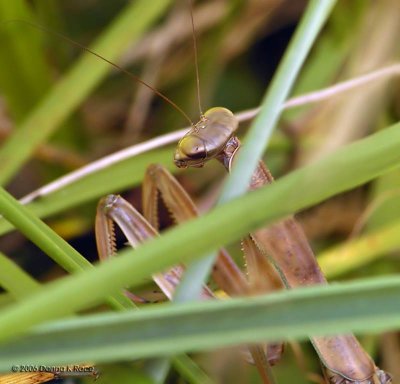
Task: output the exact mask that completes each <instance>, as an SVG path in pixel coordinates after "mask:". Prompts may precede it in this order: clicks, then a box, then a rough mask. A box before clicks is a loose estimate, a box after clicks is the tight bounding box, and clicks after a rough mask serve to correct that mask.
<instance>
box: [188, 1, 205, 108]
mask: <svg viewBox="0 0 400 384" xmlns="http://www.w3.org/2000/svg"><path fill="white" fill-rule="evenodd" d="M189 11H190V20H191V22H192V38H193V50H194V62H195V69H196V85H197V102H198V104H199V112H200V116H203V109H202V108H201V97H200V76H199V62H198V58H197V42H196V30H195V28H194V18H193V0H189Z"/></svg>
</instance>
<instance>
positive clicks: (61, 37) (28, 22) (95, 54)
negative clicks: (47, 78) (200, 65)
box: [3, 13, 200, 126]
mask: <svg viewBox="0 0 400 384" xmlns="http://www.w3.org/2000/svg"><path fill="white" fill-rule="evenodd" d="M191 14H192V13H191ZM15 22H17V23H24V24H27V25H29V26H31V27H33V28H36V29H38V30H40V31H43V32H46V33H49V34H51V35H53V36H57V37H58V38H60V39H63V40H64V41H66V42H68V43H69V44H72V45H75V46H76V47H79V48H81V49H82V50H83V51H86V52H89V53H91V54H92V55H94V56H96V57H98V58H99V59H101V60H103V61H105V62H106V63H108V64H110V65H111V66H113V67H114V68H116V69H118V70H119V71H120V72H122V73H124V74H125V75H126V76H128V77H130V78H131V79H133V80H135V81H136V82H137V83H140V84H142V85H144V86H145V87H147V88H149V89H150V90H152V91H153V92H154V93H155V94H156V95H158V96H160V97H161V98H162V99H163V100H164V101H165V102H167V103H168V104H170V105H171V106H172V107H173V108H174V109H176V110H177V111H178V112H179V113H180V114H181V115H182V116H183V117H184V118H185V119H186V120H187V121H188V122H189V124H190V125H191V126H193V125H194V123H193V121H192V120H191V119H190V117H189V116H188V115H187V114H186V113H185V112H184V111H183V109H182V108H180V107H179V106H178V105H177V104H176V103H174V102H173V101H172V100H171V99H170V98H168V97H167V96H165V95H164V94H163V93H161V92H160V91H159V90H157V89H156V88H154V87H152V86H151V85H150V84H147V83H146V82H145V81H143V80H142V79H140V78H139V77H138V76H136V75H134V74H133V73H131V72H129V71H128V70H126V69H124V68H122V67H120V66H119V65H118V64H116V63H114V62H112V61H111V60H108V59H107V58H105V57H104V56H102V55H100V54H99V53H97V52H95V51H93V50H91V49H90V48H88V47H86V46H85V45H83V44H81V43H79V42H77V41H75V40H72V39H70V38H69V37H68V36H65V35H64V34H62V33H60V32H57V31H53V30H52V29H49V28H46V27H43V26H42V25H39V24H35V23H32V22H30V21H27V20H19V19H14V20H6V21H4V22H3V23H4V24H5V23H15ZM192 25H193V29H194V24H193V15H192ZM194 40H195V39H194ZM196 68H197V54H196ZM196 72H198V71H197V70H196ZM197 82H198V83H199V79H198V75H197ZM199 103H200V99H199Z"/></svg>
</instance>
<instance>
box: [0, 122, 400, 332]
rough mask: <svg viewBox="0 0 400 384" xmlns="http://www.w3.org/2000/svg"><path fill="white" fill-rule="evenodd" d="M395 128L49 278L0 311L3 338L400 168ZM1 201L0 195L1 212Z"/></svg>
mask: <svg viewBox="0 0 400 384" xmlns="http://www.w3.org/2000/svg"><path fill="white" fill-rule="evenodd" d="M399 127H400V124H395V125H393V126H392V127H390V128H386V129H385V130H382V131H380V132H379V133H376V134H373V135H371V136H369V137H367V138H365V139H363V140H359V141H358V142H356V143H353V144H351V145H348V146H347V147H345V148H342V149H340V150H338V151H336V152H335V153H334V154H331V155H328V156H327V157H325V158H324V159H321V160H320V161H319V162H318V163H314V164H311V165H308V166H307V167H304V168H302V169H299V170H296V171H294V172H292V173H291V174H289V175H287V176H284V177H282V178H281V179H280V180H278V181H276V182H275V183H274V184H272V185H268V186H267V187H264V188H260V189H258V190H256V191H253V192H252V193H251V194H247V195H244V196H241V197H240V198H238V199H235V201H232V202H228V203H226V204H224V205H222V206H220V207H217V208H215V209H214V210H212V211H211V212H209V213H207V214H205V215H204V216H202V217H200V218H197V219H195V220H191V221H189V222H187V223H185V224H183V225H181V226H179V227H175V228H173V229H171V230H168V231H167V232H165V234H163V236H160V237H158V238H156V239H154V240H152V241H149V242H147V243H145V244H143V245H142V246H141V247H140V248H139V249H137V250H135V251H132V250H126V251H124V252H121V254H120V255H119V257H117V258H114V259H112V260H109V261H106V262H105V263H103V264H101V265H98V266H96V268H93V269H90V270H87V271H85V272H81V273H78V274H75V275H73V276H68V277H66V278H64V279H62V280H59V281H55V282H53V283H50V284H49V285H48V289H47V290H46V291H44V290H41V291H40V292H38V294H35V295H32V296H31V297H29V298H27V299H26V300H24V301H23V302H21V303H18V304H15V305H12V306H10V307H9V308H7V309H4V310H3V311H1V316H0V340H5V339H10V338H12V337H13V336H14V337H15V336H16V335H18V334H20V333H22V332H24V331H26V330H27V329H29V328H30V327H32V326H33V325H34V324H38V323H40V322H42V321H44V320H48V319H50V318H54V317H59V316H62V315H63V314H68V313H70V312H72V311H76V310H79V309H83V308H88V307H90V306H93V305H94V304H95V303H99V302H101V301H102V299H103V298H104V297H105V296H107V295H109V294H110V293H113V292H116V291H117V290H119V289H121V288H123V287H126V286H130V287H134V286H135V285H138V284H141V283H142V281H143V280H142V279H143V278H148V277H149V276H151V275H152V274H153V273H154V272H158V271H161V270H163V269H164V268H166V267H169V266H172V265H174V264H178V263H181V262H187V261H190V260H193V259H194V258H196V257H200V256H201V255H204V254H205V253H207V252H210V251H211V250H213V249H216V248H218V247H221V246H223V245H225V244H227V243H229V242H232V241H234V240H237V239H239V238H240V237H242V236H243V235H245V234H246V233H248V232H251V231H252V230H254V229H256V228H259V227H261V226H264V225H268V224H269V223H271V222H273V221H276V220H279V219H280V218H283V217H285V216H287V215H289V214H293V213H294V212H297V211H299V210H301V209H304V208H307V207H309V206H311V205H313V204H317V203H319V202H321V201H323V200H324V199H326V198H328V197H331V196H333V195H335V194H337V193H340V192H343V191H345V190H349V189H351V188H354V187H355V186H358V185H361V184H363V183H365V182H367V181H370V180H372V179H373V178H375V177H377V176H379V175H381V174H383V173H385V172H388V171H390V170H393V169H395V168H398V167H399V166H400V152H399V150H398V143H399V141H400V130H399ZM309 185H315V186H318V187H316V188H309ZM298 191H307V193H298ZM2 194H3V193H1V194H0V196H1V195H2ZM3 204H4V200H3V199H0V211H1V210H2V209H3V207H2V205H3ZM14 204H15V203H14ZM199 238H201V239H202V241H201V242H199V241H198V239H199ZM193 244H196V246H195V247H193ZM99 281H101V284H99ZM82 292H85V295H82ZM59 303H63V305H59Z"/></svg>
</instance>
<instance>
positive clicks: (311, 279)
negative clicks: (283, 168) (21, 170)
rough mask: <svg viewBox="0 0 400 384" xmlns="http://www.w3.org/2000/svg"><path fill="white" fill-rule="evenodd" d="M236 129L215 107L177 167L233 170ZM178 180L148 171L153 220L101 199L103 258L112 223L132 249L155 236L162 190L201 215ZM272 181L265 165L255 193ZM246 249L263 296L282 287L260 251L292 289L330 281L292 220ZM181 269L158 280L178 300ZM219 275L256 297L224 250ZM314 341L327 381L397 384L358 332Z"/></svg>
mask: <svg viewBox="0 0 400 384" xmlns="http://www.w3.org/2000/svg"><path fill="white" fill-rule="evenodd" d="M237 126H238V122H237V121H236V119H235V117H234V115H233V114H232V112H230V111H229V110H227V109H225V108H212V109H210V110H209V111H207V112H206V113H205V114H204V116H202V117H201V119H200V121H199V123H197V124H196V125H195V126H193V128H192V129H191V130H190V131H189V132H188V133H187V134H186V135H185V136H184V137H183V138H182V139H181V140H180V142H179V144H178V147H177V150H176V152H175V158H174V161H175V164H176V165H177V166H178V167H181V168H185V167H188V166H194V167H201V166H202V165H204V163H205V162H206V161H208V160H210V159H212V158H216V159H217V160H219V161H220V162H221V163H222V164H223V165H224V166H225V168H226V169H227V170H228V172H229V171H230V169H231V167H232V164H233V161H234V158H235V155H236V153H237V151H238V149H239V146H240V143H239V140H238V139H237V138H236V137H235V136H234V132H235V130H236V128H237ZM173 180H174V179H173V178H172V176H171V175H170V174H169V173H167V171H166V170H165V169H163V168H161V167H160V166H154V165H153V166H150V167H149V170H148V172H147V175H146V178H145V181H144V194H143V200H144V214H145V217H146V218H147V219H148V222H147V221H146V220H145V219H144V218H143V217H142V216H141V215H140V214H139V213H137V211H134V209H133V208H132V207H130V206H129V208H127V205H128V204H127V203H126V202H124V201H123V200H122V198H121V197H115V196H114V195H112V196H111V197H108V198H106V200H102V201H101V202H100V204H99V207H98V211H97V220H96V233H97V239H98V240H97V241H98V247H99V254H100V257H102V258H104V257H107V256H108V255H110V254H112V253H114V250H113V248H112V242H111V241H107V240H105V239H110V238H111V232H110V229H111V228H110V226H111V224H110V223H111V221H112V220H114V221H116V222H117V223H118V225H119V226H120V227H121V229H122V230H123V232H124V233H125V234H126V236H127V238H128V240H129V242H130V243H131V245H133V246H136V245H138V244H139V243H140V242H141V241H143V240H146V239H147V238H149V237H153V236H156V235H157V234H156V231H154V230H153V229H151V230H149V228H152V227H153V226H157V218H156V215H155V213H156V203H155V202H156V189H157V188H158V189H160V191H161V192H162V198H163V200H164V202H165V204H166V205H167V207H168V208H169V210H170V211H171V212H172V214H173V217H174V218H175V220H176V221H178V222H180V221H184V220H187V219H188V218H190V217H193V215H195V214H196V211H195V208H194V206H193V203H192V202H191V201H190V199H188V196H187V194H186V193H185V192H184V191H183V189H182V188H181V187H178V184H177V182H176V181H173ZM272 181H273V178H272V176H271V174H270V172H269V171H268V169H267V167H266V166H265V165H264V163H262V162H260V163H259V165H258V167H257V169H256V171H255V172H254V174H253V178H252V181H251V184H250V189H256V188H259V187H262V186H263V185H265V184H269V183H271V182H272ZM110 201H111V203H110ZM250 238H251V239H250ZM254 242H255V243H256V244H257V246H255V244H254ZM244 249H245V250H248V251H250V253H251V257H249V258H248V259H247V264H248V265H249V269H250V270H252V271H256V276H250V281H252V280H253V282H254V284H255V285H256V286H259V287H260V286H261V287H262V288H261V289H262V290H264V291H265V290H267V289H274V288H278V287H279V282H277V280H276V275H275V274H274V271H273V270H272V268H271V266H270V265H269V264H267V263H266V260H265V256H264V255H263V254H262V252H260V250H261V251H263V252H265V254H267V255H268V256H269V257H271V259H272V260H273V263H274V265H275V267H276V269H277V270H278V273H279V275H280V277H281V280H282V282H283V284H284V285H285V286H286V287H287V288H296V287H299V286H307V285H312V284H326V279H325V277H324V275H323V274H322V272H321V270H320V268H319V266H318V264H317V262H316V260H315V256H314V254H313V252H312V250H311V248H310V246H309V244H308V242H307V240H306V237H305V235H304V234H303V232H302V230H301V228H300V227H299V225H298V224H297V222H296V221H295V219H294V218H293V217H290V218H287V219H285V220H282V221H280V222H278V223H276V224H273V225H272V226H270V227H267V228H264V229H260V230H258V231H256V232H255V233H254V234H252V235H250V237H249V238H248V239H245V240H244ZM182 272H183V267H181V266H178V267H174V268H172V269H171V270H169V271H167V272H166V273H164V274H163V275H156V276H154V279H155V281H156V282H157V284H158V285H159V286H160V288H161V289H162V290H163V292H164V293H165V294H166V296H167V297H171V296H172V294H173V290H174V289H175V287H176V285H177V283H178V282H179V279H180V276H181V275H182ZM213 276H214V278H215V280H216V281H217V282H218V283H219V285H220V287H221V288H222V289H224V290H226V292H227V293H228V294H246V293H251V288H250V287H251V284H249V283H247V282H246V281H245V280H244V277H243V275H242V274H241V271H240V270H238V269H237V267H236V266H235V265H234V263H233V261H232V260H231V259H230V258H229V257H228V256H227V255H226V253H225V252H224V251H221V252H220V254H219V257H218V260H217V263H216V267H215V268H214V272H213ZM271 280H272V282H271ZM202 296H203V297H212V293H211V292H210V291H209V290H208V288H207V287H204V288H203V293H202ZM311 341H312V343H313V345H314V347H315V349H316V351H317V353H318V355H319V357H320V359H321V361H322V363H323V365H324V373H325V377H326V380H327V382H329V383H332V384H334V383H340V384H350V383H354V384H387V383H390V382H391V378H390V376H389V375H388V374H387V373H385V372H384V371H382V370H380V369H379V368H377V367H376V366H375V364H374V362H373V361H372V359H371V358H370V357H369V355H368V354H367V353H366V352H365V351H364V350H363V349H362V347H361V346H360V344H359V343H358V341H357V339H356V338H355V337H354V336H353V335H351V334H348V335H339V336H330V337H312V338H311ZM253 356H254V354H253ZM273 359H274V357H270V360H273ZM254 360H255V361H256V359H254ZM256 363H257V361H256Z"/></svg>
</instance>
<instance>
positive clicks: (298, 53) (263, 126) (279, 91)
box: [176, 0, 335, 300]
mask: <svg viewBox="0 0 400 384" xmlns="http://www.w3.org/2000/svg"><path fill="white" fill-rule="evenodd" d="M334 4H335V0H323V1H320V0H312V1H310V2H309V4H308V6H307V8H306V11H305V13H304V15H303V17H302V19H301V21H300V24H299V26H298V27H297V29H296V32H295V34H294V36H293V38H292V40H291V42H290V44H289V47H288V48H287V50H286V52H285V55H284V57H283V59H282V62H281V64H280V65H279V67H278V70H277V72H276V75H275V76H274V78H273V80H272V83H271V85H270V87H269V88H268V91H267V93H266V95H265V97H264V100H263V102H262V104H261V110H260V113H259V114H258V115H257V117H256V119H255V120H254V123H253V124H252V125H251V127H250V130H249V132H248V134H247V135H246V138H245V140H244V143H243V148H242V149H241V151H240V152H239V154H238V159H237V161H236V162H235V166H234V168H233V171H232V173H231V175H230V176H229V178H228V180H227V181H226V183H225V184H224V187H223V190H222V193H221V196H220V198H219V201H218V203H223V202H226V201H229V200H231V199H233V198H234V197H237V196H240V195H242V194H243V193H245V192H246V190H247V188H248V185H249V182H250V179H251V175H252V174H253V171H254V170H255V168H256V166H257V164H258V161H259V159H260V158H261V157H262V154H263V152H264V150H265V148H266V147H267V144H268V142H269V139H270V137H271V135H272V132H273V129H274V128H275V125H276V123H277V122H278V119H279V116H280V115H281V113H282V106H283V103H284V101H285V100H286V99H287V98H288V96H289V92H290V90H291V88H292V87H293V85H294V82H295V80H296V77H297V75H298V73H299V72H300V69H301V66H302V65H303V63H304V61H305V59H306V57H307V55H308V53H309V51H310V49H311V46H312V45H313V43H314V41H315V39H316V38H317V36H318V33H319V31H320V30H321V28H322V26H323V24H324V23H325V21H326V19H327V17H328V15H329V13H330V11H331V9H332V7H333V5H334ZM215 258H216V254H215V253H212V254H209V255H207V256H205V257H204V259H203V260H199V261H197V262H195V263H194V264H193V265H189V267H188V269H187V271H186V273H185V274H184V276H183V278H182V281H181V283H180V284H179V286H178V288H177V292H176V299H177V300H187V299H190V298H192V299H194V298H196V297H198V296H199V295H200V292H201V287H202V285H203V284H204V281H206V279H207V276H209V274H210V271H211V268H212V266H213V265H214V262H215Z"/></svg>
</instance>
